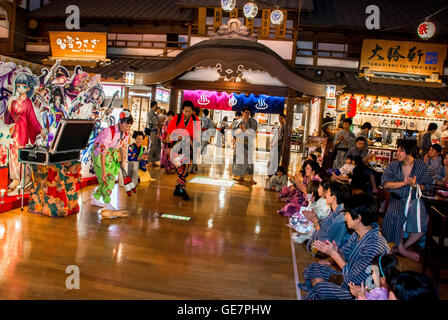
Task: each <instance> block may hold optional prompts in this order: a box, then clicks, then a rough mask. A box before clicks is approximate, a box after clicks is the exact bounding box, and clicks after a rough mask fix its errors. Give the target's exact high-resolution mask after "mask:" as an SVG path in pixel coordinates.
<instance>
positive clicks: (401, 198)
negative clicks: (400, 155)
mask: <svg viewBox="0 0 448 320" xmlns="http://www.w3.org/2000/svg"><path fill="white" fill-rule="evenodd" d="M402 168H403V163H402V162H401V161H393V162H391V163H390V164H389V166H388V167H387V168H386V170H385V171H384V173H383V176H382V177H381V184H382V185H384V184H385V183H386V182H401V181H403V180H404V175H403V169H402ZM410 176H411V177H413V176H415V177H416V178H417V183H418V184H421V185H424V186H425V188H426V189H429V188H430V187H431V184H432V174H431V171H430V170H429V169H428V166H427V165H426V164H425V163H424V162H423V161H422V160H419V159H415V160H414V166H413V167H412V170H411V173H410ZM409 189H410V187H409V186H403V187H401V188H398V189H388V191H390V192H391V197H390V202H389V206H388V207H387V212H386V215H385V216H384V220H383V225H382V226H381V231H382V233H383V235H384V237H385V238H386V240H387V241H388V242H393V243H394V244H395V245H396V246H397V247H398V246H399V245H400V242H401V232H402V229H403V224H404V222H405V221H406V217H405V215H404V210H405V207H406V200H407V198H408V196H409ZM413 199H415V191H414V194H413ZM422 218H423V219H424V218H425V217H422ZM422 231H423V232H425V231H426V230H422ZM409 232H417V230H416V231H410V230H409Z"/></svg>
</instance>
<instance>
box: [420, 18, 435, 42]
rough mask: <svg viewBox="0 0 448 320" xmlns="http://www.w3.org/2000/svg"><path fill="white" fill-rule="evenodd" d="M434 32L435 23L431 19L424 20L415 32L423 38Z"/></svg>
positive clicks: (429, 36) (427, 37)
mask: <svg viewBox="0 0 448 320" xmlns="http://www.w3.org/2000/svg"><path fill="white" fill-rule="evenodd" d="M434 33H436V25H435V24H434V23H432V22H431V21H425V22H422V23H420V24H419V25H418V28H417V34H418V36H419V37H420V38H422V39H423V40H427V39H429V38H431V37H432V36H433V35H434Z"/></svg>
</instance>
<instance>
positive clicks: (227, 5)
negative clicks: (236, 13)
mask: <svg viewBox="0 0 448 320" xmlns="http://www.w3.org/2000/svg"><path fill="white" fill-rule="evenodd" d="M235 5H236V0H221V7H222V8H223V10H224V11H227V12H230V11H232V10H233V9H235Z"/></svg>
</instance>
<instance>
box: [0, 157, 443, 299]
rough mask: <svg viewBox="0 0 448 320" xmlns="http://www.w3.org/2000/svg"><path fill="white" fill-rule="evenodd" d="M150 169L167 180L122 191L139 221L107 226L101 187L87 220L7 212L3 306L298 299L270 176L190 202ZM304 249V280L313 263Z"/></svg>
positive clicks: (216, 170)
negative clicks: (75, 278) (72, 273)
mask: <svg viewBox="0 0 448 320" xmlns="http://www.w3.org/2000/svg"><path fill="white" fill-rule="evenodd" d="M224 158H226V159H227V157H225V156H224ZM293 159H296V158H295V157H294V158H293ZM265 164H266V162H265V161H264V160H262V159H261V160H260V161H258V162H256V171H259V170H263V168H265ZM230 168H231V167H230V165H229V164H228V163H224V164H220V165H213V166H202V167H201V171H200V172H199V174H198V175H200V176H212V177H217V178H231V177H232V176H231V172H230V171H229V170H230ZM150 172H151V175H152V176H153V177H154V178H156V179H157V180H156V181H155V182H151V183H144V184H142V185H140V186H139V188H138V192H137V194H135V195H133V196H132V197H130V198H128V197H127V196H126V194H125V192H124V191H123V189H122V188H119V187H118V186H116V188H115V190H114V192H113V194H112V199H113V200H112V203H113V204H115V205H117V206H118V207H119V208H120V209H121V208H123V209H124V208H126V209H127V210H129V212H130V217H129V218H122V219H110V220H100V219H99V216H98V213H97V210H98V208H97V207H90V206H89V199H90V196H91V194H92V192H93V190H94V187H88V188H85V189H83V190H82V197H81V198H82V200H80V201H82V202H83V204H82V206H81V211H80V212H79V213H78V214H77V215H73V216H69V217H65V218H49V217H46V216H41V215H38V214H29V213H27V211H26V209H25V210H24V212H21V211H20V210H14V211H10V212H7V213H4V214H1V215H0V257H1V261H0V288H1V290H0V299H297V289H296V284H295V277H294V266H293V259H292V250H291V241H290V231H289V229H288V228H287V227H286V226H285V224H286V223H287V220H286V218H283V217H281V216H279V215H278V214H277V213H276V212H277V210H278V209H280V208H281V206H282V203H281V202H280V201H278V200H277V199H276V194H275V193H273V192H266V191H264V184H265V180H266V178H265V176H261V175H258V176H256V177H255V179H256V180H257V181H258V184H257V185H256V186H254V187H251V186H249V184H248V183H243V184H235V185H234V186H233V187H231V188H223V187H218V186H210V185H201V184H193V183H190V184H189V185H188V191H189V193H190V196H191V198H192V200H191V201H189V202H184V201H182V200H180V198H177V197H173V195H172V192H173V187H174V184H175V180H176V176H175V175H173V174H172V175H166V174H161V171H160V169H151V171H150ZM193 176H195V175H192V177H193ZM161 213H168V214H175V215H182V216H189V217H192V218H193V219H192V221H188V222H185V221H178V220H170V219H164V218H160V217H159V216H158V215H159V214H161ZM295 251H296V259H297V268H298V275H299V278H300V279H301V278H302V272H303V269H304V268H305V267H306V266H307V265H308V264H309V263H311V262H313V258H311V257H310V255H309V254H307V253H306V252H305V251H304V249H303V246H300V245H296V246H295ZM409 264H410V265H411V267H413V268H414V269H415V270H418V271H419V266H418V265H416V264H412V263H411V262H409ZM69 265H76V266H78V267H79V269H80V289H79V290H68V289H66V286H65V282H66V277H67V276H68V274H66V273H65V270H66V267H67V266H69ZM408 269H409V268H408ZM445 292H446V291H445Z"/></svg>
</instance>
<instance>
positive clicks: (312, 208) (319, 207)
mask: <svg viewBox="0 0 448 320" xmlns="http://www.w3.org/2000/svg"><path fill="white" fill-rule="evenodd" d="M326 192H327V183H324V182H317V181H311V182H310V183H309V184H308V186H307V193H308V197H309V198H310V200H309V205H308V207H303V208H301V210H300V212H298V214H297V215H293V216H292V217H291V219H290V222H289V223H290V226H291V227H292V228H293V229H294V230H295V231H296V232H295V233H294V234H293V236H292V239H293V241H294V242H296V243H304V242H305V240H308V239H310V238H311V235H312V234H313V232H314V229H315V227H314V224H313V222H312V221H310V220H309V219H308V218H306V217H305V215H304V213H305V212H314V213H315V214H316V215H317V218H318V219H319V220H323V219H325V218H326V217H328V215H329V214H330V206H328V204H327V200H326V198H325V193H326Z"/></svg>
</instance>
